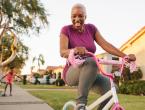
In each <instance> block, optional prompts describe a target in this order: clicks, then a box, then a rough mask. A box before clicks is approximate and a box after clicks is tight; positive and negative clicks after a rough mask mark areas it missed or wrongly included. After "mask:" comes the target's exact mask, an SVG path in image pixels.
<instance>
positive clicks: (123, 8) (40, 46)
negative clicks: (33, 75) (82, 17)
mask: <svg viewBox="0 0 145 110" xmlns="http://www.w3.org/2000/svg"><path fill="white" fill-rule="evenodd" d="M41 2H42V3H43V4H44V6H45V8H46V9H47V12H48V13H49V14H50V16H49V17H48V20H49V25H48V27H45V29H44V30H43V31H42V32H41V33H40V35H39V37H37V36H36V37H35V35H33V37H31V38H25V39H24V43H25V44H26V45H28V46H29V47H30V58H29V60H28V62H27V64H26V66H25V67H24V69H23V73H22V74H26V73H28V72H29V71H30V66H31V65H32V57H34V56H36V57H37V56H38V55H39V54H40V53H41V54H43V55H44V58H45V61H46V63H45V65H44V66H43V67H42V68H46V66H48V65H49V66H50V65H51V66H54V65H55V66H57V65H63V64H64V62H65V59H63V58H61V57H60V55H59V34H60V29H61V28H62V26H64V25H67V24H71V19H70V10H71V7H72V6H73V5H74V4H75V3H82V4H84V5H85V7H86V10H87V19H86V23H92V24H94V25H96V27H97V28H98V29H99V31H100V32H101V34H102V35H103V37H104V38H105V39H106V40H107V41H109V42H110V43H112V44H113V45H114V46H116V47H118V48H119V47H120V46H121V45H122V44H123V43H125V42H126V41H127V40H128V39H129V38H131V37H132V36H133V35H134V34H135V33H136V32H137V31H139V30H140V29H141V28H142V27H143V26H145V0H41ZM96 45H97V44H96ZM101 52H104V51H103V50H102V49H101V48H100V47H99V46H98V45H97V51H96V54H97V53H101ZM34 65H35V64H34Z"/></svg>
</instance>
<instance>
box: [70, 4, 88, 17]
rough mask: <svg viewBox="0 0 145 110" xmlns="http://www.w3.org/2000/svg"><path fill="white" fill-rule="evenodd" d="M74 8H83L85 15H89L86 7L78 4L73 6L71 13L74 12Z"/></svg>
mask: <svg viewBox="0 0 145 110" xmlns="http://www.w3.org/2000/svg"><path fill="white" fill-rule="evenodd" d="M74 8H81V9H82V10H83V11H84V14H85V15H87V13H86V7H85V6H84V5H83V4H81V3H77V4H75V5H73V6H72V9H71V11H72V10H73V9H74Z"/></svg>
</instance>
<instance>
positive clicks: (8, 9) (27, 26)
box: [0, 0, 48, 33]
mask: <svg viewBox="0 0 145 110" xmlns="http://www.w3.org/2000/svg"><path fill="white" fill-rule="evenodd" d="M47 15H48V14H47V13H46V10H45V8H44V7H43V5H42V3H40V0H0V28H2V27H5V26H6V25H7V26H8V27H10V28H12V29H14V30H15V31H16V33H25V32H26V33H28V32H30V31H32V30H34V31H37V32H39V30H40V28H41V27H42V26H44V25H47V24H48V20H47Z"/></svg>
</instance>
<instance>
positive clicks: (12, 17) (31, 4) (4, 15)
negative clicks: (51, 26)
mask: <svg viewBox="0 0 145 110" xmlns="http://www.w3.org/2000/svg"><path fill="white" fill-rule="evenodd" d="M47 16H48V14H47V13H46V10H45V8H44V6H43V5H42V3H40V0H0V30H1V33H0V46H1V44H2V42H1V40H2V37H4V36H5V34H8V30H10V31H13V32H14V33H16V35H18V34H27V35H29V34H30V33H31V32H32V31H34V32H38V33H39V32H40V29H41V28H42V26H45V25H48V20H47ZM17 37H18V36H17ZM11 40H12V39H10V41H8V42H7V43H8V44H7V45H6V46H10V45H9V43H10V42H11ZM19 44H20V45H21V46H20V45H19ZM19 44H18V47H17V48H20V49H18V50H21V51H19V52H18V53H17V56H16V58H15V59H14V61H13V62H12V63H11V65H12V64H15V65H17V63H16V61H19V62H21V64H24V60H23V59H25V58H26V56H24V55H26V54H24V52H27V50H28V47H26V46H24V45H23V43H22V42H20V43H19ZM2 48H3V47H2ZM17 48H16V47H15V49H17ZM0 51H1V49H0ZM9 51H11V49H9ZM19 53H20V54H21V55H19ZM8 55H10V52H9V53H8V54H3V55H1V53H0V56H3V60H4V59H7V58H8ZM18 56H19V57H18ZM0 63H1V62H0ZM17 66H18V65H17ZM21 66H22V65H19V67H21Z"/></svg>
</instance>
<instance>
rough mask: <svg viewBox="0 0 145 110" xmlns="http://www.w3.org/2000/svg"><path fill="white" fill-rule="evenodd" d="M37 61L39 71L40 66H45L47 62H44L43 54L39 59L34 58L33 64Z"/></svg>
mask: <svg viewBox="0 0 145 110" xmlns="http://www.w3.org/2000/svg"><path fill="white" fill-rule="evenodd" d="M36 60H37V66H38V69H40V66H41V65H44V63H45V60H44V57H43V55H42V54H39V56H38V58H37V57H34V58H33V60H32V62H33V63H34V62H35V61H36Z"/></svg>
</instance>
